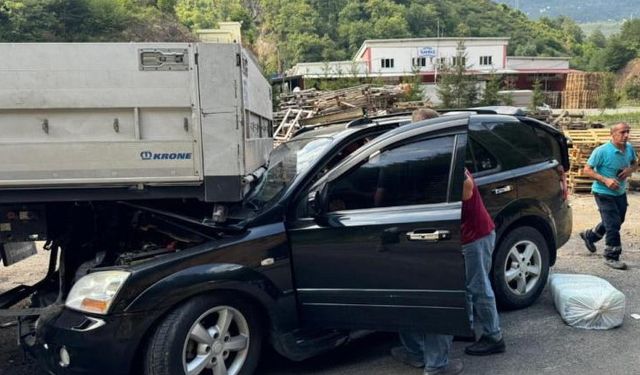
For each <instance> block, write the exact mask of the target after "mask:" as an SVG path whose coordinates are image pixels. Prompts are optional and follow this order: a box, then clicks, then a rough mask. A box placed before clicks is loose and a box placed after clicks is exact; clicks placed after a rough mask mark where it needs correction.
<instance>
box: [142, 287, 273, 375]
mask: <svg viewBox="0 0 640 375" xmlns="http://www.w3.org/2000/svg"><path fill="white" fill-rule="evenodd" d="M261 342H262V333H261V327H260V321H259V319H258V315H257V313H256V311H255V309H254V308H253V306H251V305H250V304H248V303H246V302H245V301H243V300H240V299H237V298H233V297H230V296H226V295H225V296H200V297H195V298H193V299H191V300H189V301H187V302H186V303H185V304H183V305H181V306H180V307H178V308H177V309H175V310H174V311H173V312H171V313H169V315H167V317H166V318H165V319H164V320H163V321H162V323H160V325H159V326H158V328H157V329H156V331H155V333H154V334H153V336H152V337H151V339H150V340H149V343H148V345H147V348H146V358H145V374H146V375H176V374H185V375H200V374H202V375H204V374H206V375H222V374H224V375H248V374H252V373H253V371H254V369H255V367H256V365H257V363H258V358H259V356H260V346H261Z"/></svg>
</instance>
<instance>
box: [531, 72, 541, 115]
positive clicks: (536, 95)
mask: <svg viewBox="0 0 640 375" xmlns="http://www.w3.org/2000/svg"><path fill="white" fill-rule="evenodd" d="M543 104H544V91H542V82H540V80H539V79H536V80H535V81H534V82H533V95H532V97H531V105H530V108H531V110H532V111H535V110H536V108H538V107H540V106H541V105H543Z"/></svg>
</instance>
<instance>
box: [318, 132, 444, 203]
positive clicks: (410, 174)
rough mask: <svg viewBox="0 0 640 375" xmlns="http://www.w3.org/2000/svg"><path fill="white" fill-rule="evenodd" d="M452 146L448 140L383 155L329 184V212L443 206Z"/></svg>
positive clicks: (415, 144)
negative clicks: (435, 204) (411, 206)
mask: <svg viewBox="0 0 640 375" xmlns="http://www.w3.org/2000/svg"><path fill="white" fill-rule="evenodd" d="M453 145H454V137H453V136H447V137H440V138H433V139H428V140H420V141H413V142H411V143H406V144H403V145H399V146H397V147H394V148H391V149H389V150H385V151H383V152H382V153H381V154H379V155H377V156H374V157H372V158H370V159H369V160H368V161H366V162H365V163H364V164H361V165H360V166H358V167H357V168H355V169H353V170H351V171H349V172H347V173H346V174H345V175H343V176H341V177H340V178H339V179H337V180H336V181H334V182H332V183H331V184H330V186H329V190H328V194H327V196H328V201H329V211H338V210H354V209H365V208H373V207H392V206H408V205H417V204H432V203H442V202H446V200H447V191H448V182H449V171H450V168H451V159H452V153H453Z"/></svg>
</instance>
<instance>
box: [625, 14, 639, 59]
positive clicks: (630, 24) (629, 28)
mask: <svg viewBox="0 0 640 375" xmlns="http://www.w3.org/2000/svg"><path fill="white" fill-rule="evenodd" d="M620 39H621V40H624V41H625V44H626V45H627V47H629V48H630V49H633V50H634V51H636V54H637V53H640V19H638V18H636V19H632V20H627V21H625V22H624V23H623V24H622V29H621V30H620Z"/></svg>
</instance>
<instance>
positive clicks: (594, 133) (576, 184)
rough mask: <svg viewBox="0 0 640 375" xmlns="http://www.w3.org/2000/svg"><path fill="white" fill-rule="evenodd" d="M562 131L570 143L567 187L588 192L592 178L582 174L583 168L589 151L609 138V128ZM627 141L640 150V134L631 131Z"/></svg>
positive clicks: (574, 190) (573, 190)
mask: <svg viewBox="0 0 640 375" xmlns="http://www.w3.org/2000/svg"><path fill="white" fill-rule="evenodd" d="M564 133H565V135H566V136H567V137H569V138H570V139H571V144H572V146H571V148H570V149H569V160H570V162H571V168H570V169H569V178H568V180H569V181H568V182H569V189H570V190H571V192H573V193H581V192H590V191H591V184H592V183H593V180H592V179H591V178H589V177H587V176H585V175H584V173H583V169H584V166H585V164H586V163H587V160H588V159H589V156H590V155H591V152H593V150H594V149H595V148H596V147H598V146H600V145H601V144H604V143H606V142H609V140H610V139H611V136H610V134H609V129H588V130H565V132H564ZM629 142H630V143H631V144H632V145H633V147H634V148H635V149H636V152H638V151H640V134H633V133H632V135H631V137H630V139H629Z"/></svg>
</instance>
